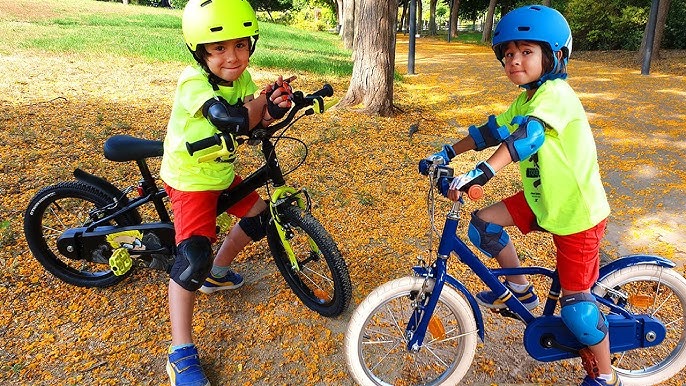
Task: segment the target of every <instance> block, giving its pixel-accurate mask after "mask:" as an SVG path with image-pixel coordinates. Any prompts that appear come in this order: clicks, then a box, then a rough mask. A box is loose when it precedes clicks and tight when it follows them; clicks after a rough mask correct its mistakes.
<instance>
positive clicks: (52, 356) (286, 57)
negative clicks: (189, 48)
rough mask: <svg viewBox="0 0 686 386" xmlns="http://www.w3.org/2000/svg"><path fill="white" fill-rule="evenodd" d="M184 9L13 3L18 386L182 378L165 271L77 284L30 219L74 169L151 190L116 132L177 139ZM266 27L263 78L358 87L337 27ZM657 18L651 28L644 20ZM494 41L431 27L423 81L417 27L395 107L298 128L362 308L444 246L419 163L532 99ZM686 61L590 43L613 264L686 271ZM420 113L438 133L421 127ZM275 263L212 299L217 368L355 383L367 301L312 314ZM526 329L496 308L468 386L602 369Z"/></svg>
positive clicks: (13, 291)
mask: <svg viewBox="0 0 686 386" xmlns="http://www.w3.org/2000/svg"><path fill="white" fill-rule="evenodd" d="M570 3H571V1H570ZM646 3H648V4H647V5H648V6H649V2H642V4H643V8H642V9H645V5H646ZM554 4H555V2H553V5H554ZM674 4H681V6H682V7H683V3H679V2H678V1H676V0H673V1H672V6H673V7H674ZM672 9H679V8H678V7H677V8H672ZM399 12H400V13H401V12H402V10H399ZM400 13H399V14H400ZM622 14H623V13H622ZM646 14H647V13H646ZM180 15H181V13H180V10H179V9H174V8H171V9H168V8H160V7H150V6H143V5H133V4H129V5H124V4H121V3H114V2H111V3H108V2H98V1H93V0H74V1H70V2H59V1H55V0H36V1H27V0H18V1H14V2H2V3H1V4H0V30H2V33H3V36H5V37H6V38H5V39H4V42H5V44H4V45H3V47H0V54H1V55H0V70H2V73H3V77H2V78H0V90H2V91H1V92H0V124H1V125H2V130H0V170H2V173H1V174H0V248H1V249H0V298H1V299H2V300H3V302H2V307H1V308H0V384H10V383H12V384H20V385H54V384H60V385H104V384H112V385H120V384H131V385H139V384H146V385H158V384H159V385H163V384H167V378H166V374H165V373H164V370H163V368H164V361H165V350H166V347H167V345H168V343H169V333H168V316H167V310H166V281H167V278H166V277H165V275H164V274H163V273H161V272H156V271H139V272H138V273H136V274H135V275H133V276H132V277H130V278H129V279H127V280H126V281H125V282H124V283H122V284H120V285H118V286H115V287H113V288H106V289H83V288H75V287H71V286H68V285H66V284H64V283H62V282H60V281H59V280H57V279H56V278H54V277H52V276H51V275H50V274H48V273H47V272H45V271H44V270H43V269H42V267H41V266H40V265H39V264H38V263H37V262H36V261H35V259H33V257H32V256H31V254H30V252H29V251H28V248H27V246H26V242H25V240H24V239H23V234H22V233H23V232H22V216H23V211H24V210H25V208H26V204H27V203H28V201H29V200H30V198H31V196H32V195H33V194H35V193H36V192H37V190H38V189H40V188H41V187H43V186H46V185H49V184H53V183H56V182H58V181H62V180H69V179H72V177H71V173H72V171H73V169H74V168H75V167H81V168H83V169H85V170H88V171H90V172H94V173H96V174H98V175H101V176H106V177H107V178H108V179H110V180H111V181H112V182H113V183H115V185H118V186H120V187H123V186H126V184H130V183H133V184H135V183H136V181H137V176H136V171H135V168H134V167H133V165H130V166H128V165H122V164H113V163H111V162H108V161H106V160H105V159H104V157H103V156H102V153H101V150H102V143H103V142H104V140H105V139H106V138H108V137H109V136H111V135H115V134H130V135H134V136H140V137H144V138H149V139H162V138H163V136H164V133H165V125H166V121H167V119H168V114H169V111H170V107H171V103H172V100H173V93H174V88H175V84H176V79H177V77H178V75H179V73H180V72H181V70H182V69H183V67H184V66H186V65H187V64H188V63H189V62H190V60H191V58H190V56H189V55H188V53H187V52H186V51H185V48H184V46H183V42H182V40H181V34H180ZM644 16H645V14H644ZM684 19H685V18H681V20H682V21H683V20H684ZM264 20H265V21H264V22H263V23H262V24H261V31H262V32H263V35H264V36H262V38H261V40H260V42H259V43H258V52H257V53H256V56H255V58H254V59H255V60H254V61H253V65H252V73H253V76H254V77H255V78H256V79H257V81H258V84H263V83H267V82H269V81H271V80H273V78H274V76H276V75H277V74H281V73H284V74H288V75H290V74H296V75H298V76H299V78H298V80H297V81H296V82H295V84H294V86H295V87H296V88H298V89H302V90H304V91H311V90H314V89H317V88H319V87H320V86H321V85H322V84H323V83H324V82H328V83H331V84H332V85H333V86H334V88H335V90H336V97H338V98H341V97H343V96H344V94H345V92H346V88H347V87H348V85H349V83H350V81H351V73H352V62H351V60H350V57H351V52H350V51H348V50H346V49H345V47H344V45H343V44H342V39H341V38H340V36H339V35H337V34H336V33H334V32H332V31H335V29H336V25H335V24H330V23H327V24H325V25H324V27H318V26H317V23H314V26H312V25H311V24H312V21H314V19H308V18H307V17H306V16H303V17H302V20H303V21H302V23H300V24H301V25H299V26H298V28H296V27H295V26H294V25H292V24H288V25H283V24H278V23H272V22H271V19H270V18H269V16H268V15H267V16H266V17H265V19H264ZM277 20H278V19H277V18H275V19H274V21H277ZM308 20H309V21H308ZM318 20H321V19H318ZM644 22H645V21H644ZM294 23H296V22H294ZM637 28H638V31H639V35H640V31H641V30H642V29H643V28H644V27H643V26H640V25H639V26H638V27H637ZM682 30H683V29H682ZM479 35H480V34H479V33H478V32H475V33H469V32H464V33H462V34H458V37H457V39H454V40H453V41H452V42H450V43H448V42H447V36H445V35H441V34H438V35H437V36H430V35H429V34H427V33H426V32H420V33H419V38H417V46H416V57H415V59H416V74H414V75H408V74H407V57H408V56H407V47H408V44H409V43H408V40H409V39H408V36H407V34H405V33H403V31H402V30H401V31H400V32H399V33H398V34H397V44H396V46H395V47H394V48H395V51H394V52H395V59H396V66H395V73H396V74H395V79H396V81H395V83H394V94H393V103H394V106H395V107H396V108H395V114H394V115H393V116H389V117H380V116H376V115H367V114H362V113H360V112H359V111H357V110H356V109H355V107H352V108H338V109H333V110H331V111H329V112H328V113H327V114H325V115H323V116H319V117H308V118H306V119H303V120H302V121H301V122H300V123H298V124H297V125H296V126H295V128H294V129H292V130H291V135H294V136H297V137H299V138H301V139H302V140H303V141H304V142H305V143H307V144H308V146H309V147H310V156H309V158H308V161H307V163H306V165H304V166H303V167H302V168H300V169H298V171H297V172H295V173H293V174H291V175H290V176H289V179H290V181H291V182H293V183H295V184H297V185H301V186H305V187H307V188H308V189H309V191H310V192H311V193H312V195H313V201H314V203H315V206H314V208H313V211H314V213H315V215H316V216H317V218H319V219H320V220H321V221H322V222H323V223H324V225H325V227H326V228H327V229H328V230H329V232H330V233H331V234H332V236H333V237H334V239H335V240H336V242H337V243H338V245H339V247H340V249H341V251H342V253H343V256H344V258H345V259H346V261H347V263H348V265H349V267H350V271H351V276H352V280H353V283H354V287H355V294H354V302H355V303H359V302H360V301H361V300H362V298H363V297H364V296H365V295H366V294H367V293H369V292H370V291H371V290H372V289H373V288H374V287H376V286H377V285H379V284H380V283H382V282H385V281H387V280H390V279H393V278H396V277H399V276H401V275H407V274H409V267H410V266H411V264H413V263H414V261H415V257H416V256H417V255H419V254H424V248H425V246H426V230H427V226H428V220H427V218H426V208H425V204H424V196H425V193H426V192H425V190H426V181H424V180H423V179H422V178H420V177H419V176H418V175H417V174H416V163H417V161H418V159H420V158H421V157H423V156H425V155H427V154H430V153H432V152H434V151H435V150H436V149H437V148H439V147H440V146H441V145H442V144H443V143H445V142H449V141H452V140H455V139H457V138H459V137H460V136H462V135H464V134H465V133H466V128H467V127H468V126H469V125H470V124H474V123H480V122H483V121H484V120H485V117H486V116H487V115H488V114H491V113H495V112H498V111H502V110H503V109H504V108H506V107H507V105H508V103H509V101H511V100H512V99H513V98H514V97H515V96H516V95H517V93H518V92H519V91H518V90H517V88H516V87H513V86H512V85H510V84H509V82H508V81H507V79H506V78H505V77H504V75H503V74H502V70H501V67H500V64H499V63H498V62H497V61H496V60H495V58H494V57H493V54H492V51H490V49H489V47H488V46H487V45H482V44H480V43H479V41H480V39H479ZM682 42H683V40H682ZM577 43H578V41H575V47H577V46H578V44H577ZM309 44H315V46H314V48H313V47H312V46H309ZM614 48H617V47H614ZM620 48H621V47H620ZM663 48H664V47H663ZM682 48H683V47H682ZM294 52H295V54H294ZM272 54H273V56H272ZM685 58H686V56H685V55H684V52H683V50H679V49H673V48H667V49H663V50H662V52H661V58H657V59H656V61H655V62H654V63H653V66H652V69H651V74H650V75H649V76H645V75H641V74H640V59H639V58H637V52H635V51H629V50H604V51H583V50H579V51H577V52H575V53H573V56H572V61H571V62H570V68H569V71H570V74H571V75H570V79H569V82H570V84H571V85H572V86H573V87H574V88H575V89H576V90H577V92H578V93H579V95H580V98H581V100H582V102H583V103H584V105H585V107H586V109H587V112H588V115H589V119H590V121H591V124H592V126H593V127H594V133H595V135H596V140H597V142H598V148H599V162H600V166H601V170H602V174H603V178H604V182H605V185H606V189H607V192H608V196H609V199H610V203H611V206H612V209H613V213H612V215H611V218H610V225H609V229H608V236H607V238H606V240H605V242H604V244H603V257H604V258H605V259H612V258H615V257H616V256H618V255H619V254H626V253H634V252H641V253H656V254H660V255H662V256H665V257H667V258H670V259H673V260H675V261H677V262H679V263H680V266H681V267H682V268H680V269H681V270H682V271H681V272H683V262H684V260H686V245H685V242H684V241H683V240H686V237H685V236H686V224H685V222H686V220H684V213H683V210H684V208H685V207H686V205H685V204H686V203H685V202H684V201H685V199H684V194H683V192H684V191H686V189H685V188H686V186H685V185H686V182H685V179H684V171H685V170H686V167H685V166H686V165H684V162H685V161H684V160H683V154H684V150H685V149H686V142H685V141H684V140H683V130H684V122H685V119H686V102H685V100H686V98H685V96H686V79H685V77H686V59H685ZM413 125H417V127H418V131H417V132H415V133H414V134H413V135H410V134H409V128H410V127H411V126H413ZM242 152H243V153H242V155H241V157H240V161H239V166H240V167H241V168H244V170H247V171H249V170H250V168H254V167H255V166H256V164H255V163H254V162H253V161H256V159H255V157H252V156H251V149H250V148H247V147H246V148H244V149H242ZM485 157H487V154H484V153H473V154H466V155H464V156H461V157H460V159H458V160H457V161H456V162H457V163H456V166H457V167H458V168H462V169H464V170H468V169H470V168H472V167H473V165H474V164H475V163H476V162H477V161H478V160H480V159H482V158H485ZM292 161H294V160H293V159H289V157H287V156H285V157H282V162H284V163H288V162H292ZM518 187H519V185H518V181H517V171H516V168H514V167H510V168H508V169H506V170H505V171H504V172H502V173H500V174H499V176H498V177H496V179H494V180H493V181H491V182H490V183H489V185H488V186H487V188H486V195H487V198H486V200H485V201H482V202H479V203H469V205H470V206H472V207H473V208H477V207H479V206H482V205H486V204H488V203H490V202H493V201H497V200H499V199H501V198H502V197H504V196H505V195H507V194H509V193H511V192H514V191H516V190H517V189H518ZM444 205H445V206H444V207H443V209H447V203H444ZM461 231H462V233H463V234H464V233H465V232H466V231H465V229H461ZM513 239H514V240H515V243H516V245H518V246H519V252H520V255H521V257H522V260H523V261H524V264H537V265H547V266H550V265H552V264H554V256H553V250H552V244H551V241H550V238H549V237H548V236H547V235H535V236H532V237H527V238H522V237H521V235H519V234H516V232H515V234H513ZM270 259H271V257H270V256H269V252H268V250H267V247H266V243H257V244H256V245H254V246H253V247H252V248H250V249H249V250H247V251H246V252H245V253H243V254H242V255H241V256H240V258H239V259H238V260H237V261H236V267H237V269H238V270H240V271H241V273H244V274H245V276H246V280H247V284H246V285H245V287H243V289H241V290H240V291H235V292H230V293H223V294H216V295H214V296H211V297H210V296H204V297H200V299H199V305H198V307H197V310H198V316H197V318H196V319H195V323H196V325H195V333H196V337H197V340H198V344H199V346H200V349H201V353H202V358H203V363H204V365H205V367H206V369H207V370H208V374H209V376H210V379H211V380H212V381H213V382H214V383H216V384H228V383H237V384H279V385H281V384H289V385H300V384H321V385H329V384H343V385H345V384H349V382H350V381H349V380H348V376H347V374H346V369H345V363H344V359H343V358H342V356H341V352H340V351H341V350H340V349H341V344H342V336H343V335H342V334H343V332H344V329H345V324H346V323H347V320H348V319H349V313H346V314H344V315H342V316H341V317H339V318H335V319H324V318H321V317H319V316H318V315H316V314H315V313H313V312H311V311H309V310H307V309H306V308H305V307H304V306H302V305H301V304H300V303H299V302H298V300H297V298H295V296H294V295H293V294H292V293H291V292H290V290H289V289H288V288H287V286H286V285H285V283H284V282H283V280H282V279H281V277H280V276H279V274H278V272H277V270H276V268H275V266H274V265H273V263H271V261H270ZM453 269H455V270H456V272H453V273H454V274H458V275H460V277H465V284H466V285H467V286H468V287H469V288H470V289H473V290H479V289H480V287H479V285H477V284H476V282H475V281H474V280H473V278H470V277H469V276H468V275H466V272H464V269H463V268H460V267H459V266H458V265H457V264H455V265H454V268H453ZM539 284H540V285H538V288H543V286H544V284H545V283H539ZM521 330H522V326H521V324H519V323H516V322H514V321H509V320H501V319H497V318H494V317H491V316H489V317H488V318H487V331H488V333H487V337H486V343H485V344H484V345H480V347H479V349H478V351H477V357H476V359H475V362H474V364H473V366H472V369H471V372H470V374H469V377H468V379H466V380H465V383H466V384H491V383H498V384H506V383H510V384H521V383H535V384H539V383H540V384H573V383H574V382H577V381H578V378H579V377H580V375H579V374H581V371H582V370H581V368H580V365H579V364H578V363H577V362H575V361H567V362H563V363H557V364H546V363H538V362H534V361H532V360H529V359H526V357H525V355H526V354H525V353H524V350H523V348H522V347H521V342H520V340H519V338H518V336H519V335H518V334H520V333H521ZM673 381H674V384H683V382H684V380H682V379H674V380H673Z"/></svg>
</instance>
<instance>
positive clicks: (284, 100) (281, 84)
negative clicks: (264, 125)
mask: <svg viewBox="0 0 686 386" xmlns="http://www.w3.org/2000/svg"><path fill="white" fill-rule="evenodd" d="M295 79H296V77H295V76H292V77H290V78H287V79H284V78H283V77H282V76H279V77H278V78H277V79H276V82H274V83H273V84H268V85H266V86H265V87H264V89H263V90H262V94H265V96H266V98H267V111H266V112H267V114H269V117H266V116H265V117H264V120H266V121H270V120H272V119H281V118H283V116H284V115H286V113H287V112H288V110H289V109H290V108H291V99H292V97H293V90H292V89H291V85H290V82H292V81H294V80H295Z"/></svg>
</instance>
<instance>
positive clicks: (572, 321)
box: [560, 292, 608, 346]
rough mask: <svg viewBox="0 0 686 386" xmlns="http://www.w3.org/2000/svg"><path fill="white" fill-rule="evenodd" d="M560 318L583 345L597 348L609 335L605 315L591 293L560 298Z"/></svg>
mask: <svg viewBox="0 0 686 386" xmlns="http://www.w3.org/2000/svg"><path fill="white" fill-rule="evenodd" d="M560 306H561V309H560V316H562V321H563V322H564V324H565V325H566V326H567V328H569V330H570V331H571V332H572V334H574V336H576V338H577V339H578V340H579V342H581V343H582V344H585V345H586V346H595V345H596V344H598V343H600V342H602V340H603V339H605V337H606V336H607V333H608V323H607V319H605V315H603V313H602V312H600V310H599V309H598V305H597V304H596V301H595V298H594V297H593V295H591V294H589V293H585V292H582V293H578V294H574V295H569V296H563V297H561V298H560Z"/></svg>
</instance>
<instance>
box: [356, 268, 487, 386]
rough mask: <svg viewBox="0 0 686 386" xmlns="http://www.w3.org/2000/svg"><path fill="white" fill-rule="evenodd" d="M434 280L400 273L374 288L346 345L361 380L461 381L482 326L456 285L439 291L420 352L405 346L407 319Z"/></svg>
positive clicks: (375, 385) (359, 310)
mask: <svg viewBox="0 0 686 386" xmlns="http://www.w3.org/2000/svg"><path fill="white" fill-rule="evenodd" d="M432 283H433V282H432V281H428V282H426V283H425V279H424V278H423V277H404V278H400V279H396V280H393V281H390V282H388V283H386V284H384V285H382V286H381V287H379V288H377V289H375V290H374V291H372V293H370V294H369V295H368V296H367V298H365V300H364V301H363V302H362V303H360V305H359V306H358V307H357V309H356V310H355V313H354V314H353V316H352V318H351V319H350V322H349V323H348V330H347V332H346V334H345V343H344V346H345V348H344V351H345V355H346V360H347V362H348V369H349V370H350V374H351V375H352V376H353V378H354V379H355V381H356V382H357V383H358V384H360V385H363V386H368V385H369V386H372V385H373V386H379V385H389V386H390V385H446V386H447V385H458V384H459V383H460V380H461V379H462V377H464V375H465V374H466V373H467V371H468V370H469V367H470V366H471V364H472V360H473V359H474V353H475V351H476V344H477V333H478V332H477V328H476V322H475V321H474V315H473V313H472V310H471V308H470V306H469V304H467V302H466V301H465V300H464V298H463V297H462V296H460V295H459V294H458V292H457V291H456V290H454V289H453V288H452V287H449V286H447V285H446V286H444V287H443V290H442V291H441V296H440V298H439V300H438V304H437V305H436V309H435V310H434V313H433V315H432V316H431V319H430V320H429V326H428V328H427V334H426V337H425V338H424V343H423V346H422V347H421V348H420V349H419V351H417V352H412V351H409V350H408V349H407V337H406V336H405V329H406V326H407V323H408V322H409V321H410V318H411V317H412V315H413V312H414V309H415V305H416V303H417V301H418V299H420V298H421V297H422V296H421V293H422V291H423V292H424V295H426V296H429V295H430V294H431V291H432V287H433V285H432ZM425 284H426V285H425Z"/></svg>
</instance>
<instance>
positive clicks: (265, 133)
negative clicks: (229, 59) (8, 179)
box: [24, 85, 352, 316]
mask: <svg viewBox="0 0 686 386" xmlns="http://www.w3.org/2000/svg"><path fill="white" fill-rule="evenodd" d="M332 95H333V89H332V88H331V86H329V85H324V87H323V88H322V89H321V90H319V91H316V92H314V93H312V94H310V95H304V94H303V93H302V92H301V91H296V92H294V93H293V101H292V102H293V108H292V109H291V111H290V112H289V114H288V115H287V116H286V117H285V118H284V119H283V120H282V121H280V122H279V123H277V124H274V125H272V126H269V127H268V128H266V129H262V128H261V129H255V130H252V131H251V133H250V137H249V138H247V137H244V138H238V139H234V138H233V137H231V136H230V135H229V134H226V133H220V134H216V135H214V136H212V137H209V138H205V139H203V140H200V141H197V142H194V143H189V144H187V146H188V151H189V152H190V153H191V154H193V153H194V152H197V151H201V150H203V149H210V150H206V151H209V154H206V155H204V156H203V157H202V158H203V159H202V161H211V160H214V159H215V158H217V157H219V156H222V155H226V154H227V152H228V151H230V149H227V147H231V146H235V145H236V144H242V143H244V142H248V143H250V144H259V145H261V152H262V154H263V156H264V161H265V163H264V164H263V165H262V166H261V167H259V168H258V169H257V170H256V171H254V172H253V173H251V174H250V175H249V176H247V177H246V178H245V179H244V180H243V181H242V182H241V183H240V184H238V185H236V186H235V187H233V188H232V189H230V190H228V191H226V192H224V193H223V194H222V195H221V196H220V198H219V203H218V208H217V213H218V218H217V228H218V232H225V231H226V228H228V225H230V222H231V219H230V218H228V215H227V214H225V213H224V212H225V211H226V209H228V208H229V207H231V206H232V205H234V204H235V203H236V202H238V201H240V200H241V199H242V198H244V197H245V196H246V195H248V194H249V193H250V192H252V191H254V190H255V189H258V188H259V187H261V186H266V188H267V191H268V192H269V208H270V211H271V214H272V217H271V221H270V223H269V225H268V229H267V241H268V244H269V248H270V250H271V252H272V255H273V257H274V261H275V263H276V266H277V267H278V269H279V271H280V272H281V274H282V275H283V277H284V278H285V280H286V282H287V283H288V285H289V286H290V288H291V289H292V290H293V292H294V293H295V294H296V295H297V296H298V298H300V300H301V301H302V302H303V303H304V304H305V305H306V306H307V307H309V308H310V309H312V310H314V311H316V312H317V313H319V314H321V315H323V316H336V315H339V314H341V313H342V312H343V311H344V310H345V309H346V308H347V307H348V304H349V303H350V299H351V296H352V285H351V282H350V275H349V273H348V268H347V266H346V263H345V260H344V259H343V257H342V256H341V253H340V251H339V250H338V247H337V246H336V243H335V242H334V240H333V239H332V237H331V236H330V235H329V233H328V232H327V231H326V230H325V229H324V227H323V226H322V225H321V223H319V221H317V219H315V218H314V216H313V215H312V213H311V211H310V206H311V205H310V203H311V202H310V196H309V195H308V193H307V191H306V190H305V189H296V188H294V187H291V186H288V185H286V182H285V179H284V175H285V173H284V171H283V170H282V168H281V165H280V164H279V162H278V160H277V156H276V144H277V143H278V142H279V140H280V139H283V138H287V137H284V136H283V133H284V131H285V130H287V129H288V128H289V127H291V125H292V124H293V123H295V121H297V120H298V119H300V118H301V117H303V116H305V115H312V114H314V113H323V112H324V111H325V110H326V107H327V106H325V104H324V97H330V96H332ZM298 112H301V113H300V114H298ZM296 115H297V117H296ZM277 133H278V134H277ZM162 152H163V145H162V142H161V141H153V140H146V139H140V138H134V137H131V136H127V135H116V136H113V137H111V138H109V139H108V140H107V141H106V142H105V145H104V154H105V157H106V158H107V159H108V160H110V161H114V162H129V161H134V162H136V164H137V165H138V169H139V170H140V175H141V177H142V179H141V180H140V181H139V182H138V183H137V185H132V186H129V187H127V188H125V189H119V188H117V187H116V186H114V185H113V184H112V183H110V182H109V181H107V180H105V179H104V178H101V177H98V176H96V175H93V174H90V173H88V172H85V171H83V170H80V169H76V170H75V171H74V177H75V178H76V181H69V182H60V183H57V184H55V185H52V186H48V187H45V188H43V189H41V190H40V191H39V192H38V193H37V194H36V195H35V196H34V197H33V199H32V200H31V202H30V203H29V205H28V209H27V210H26V213H25V214H24V234H25V236H26V240H27V242H28V245H29V248H30V249H31V252H32V253H33V255H34V256H35V258H36V259H37V260H38V262H40V264H41V265H42V266H43V267H45V269H47V270H48V271H49V272H50V273H52V274H53V275H55V276H57V277H58V278H59V279H61V280H63V281H65V282H67V283H69V284H72V285H76V286H81V287H108V286H112V285H114V284H117V283H119V282H121V281H122V280H124V279H125V278H126V277H127V276H128V275H130V274H131V272H132V271H133V270H132V268H138V267H143V268H153V269H160V270H164V271H167V272H169V269H170V268H171V265H172V264H173V262H174V254H175V250H176V247H175V241H174V225H173V223H172V221H171V218H170V214H169V212H168V211H167V208H166V206H165V200H166V199H165V197H166V196H167V194H166V192H165V190H164V189H163V188H162V187H160V186H158V183H157V182H156V179H155V178H154V177H153V175H152V173H151V171H150V169H149V166H148V162H147V159H148V158H154V157H160V156H161V155H162ZM306 156H307V153H306V152H305V155H303V156H302V159H301V161H300V163H299V164H298V165H297V166H295V168H297V167H298V166H300V165H302V163H303V162H304V161H305V158H306ZM291 172H292V170H291ZM131 192H137V195H136V194H135V193H134V194H132V196H135V197H133V198H129V193H131ZM149 204H152V206H153V207H154V210H153V212H154V213H155V216H156V218H155V221H152V222H150V221H143V220H142V217H141V215H140V213H139V209H141V210H142V209H143V208H142V206H143V205H149Z"/></svg>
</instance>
